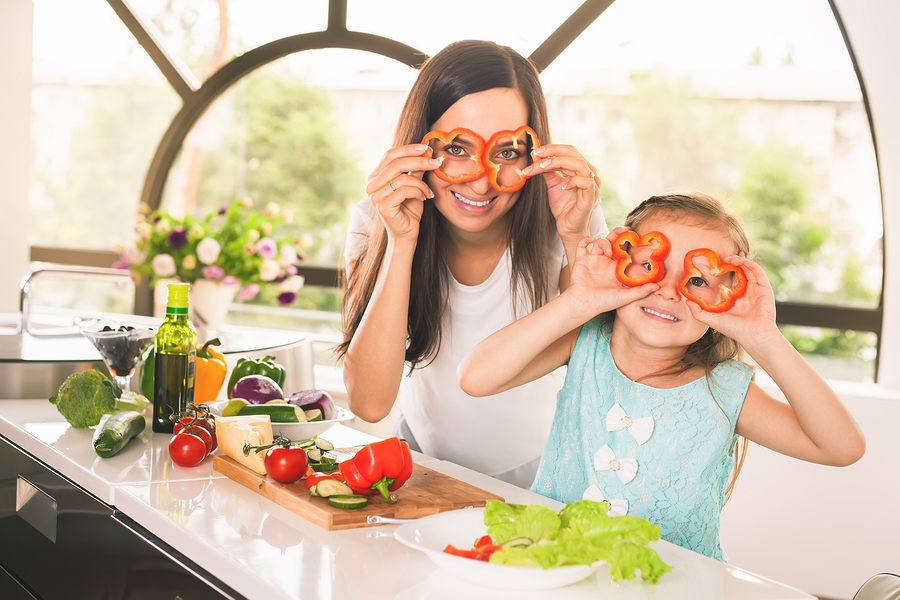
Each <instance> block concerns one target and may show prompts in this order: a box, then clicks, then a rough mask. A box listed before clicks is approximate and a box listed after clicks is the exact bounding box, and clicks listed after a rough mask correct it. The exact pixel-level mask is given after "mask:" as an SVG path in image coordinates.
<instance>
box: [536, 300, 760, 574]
mask: <svg viewBox="0 0 900 600" xmlns="http://www.w3.org/2000/svg"><path fill="white" fill-rule="evenodd" d="M604 319H605V317H602V316H601V317H597V318H595V319H593V320H591V321H589V322H588V323H586V324H585V325H584V327H583V328H582V330H581V334H580V335H579V336H578V341H577V342H576V344H575V350H574V352H573V353H572V358H571V360H570V361H569V367H568V370H567V373H566V381H565V385H564V386H563V389H562V390H561V391H560V392H559V395H558V396H557V402H556V414H555V416H554V419H553V425H552V428H551V430H550V439H549V440H548V441H547V445H546V446H545V448H544V452H543V455H542V456H541V462H540V466H539V467H538V473H537V476H536V477H535V480H534V484H533V485H532V486H531V490H532V491H533V492H536V493H538V494H541V495H543V496H547V497H550V498H553V499H555V500H558V501H560V502H573V501H575V500H580V499H582V498H587V499H591V500H598V501H600V500H606V501H607V502H609V503H610V505H611V509H610V512H609V513H608V514H610V515H621V514H629V515H633V516H637V517H644V518H646V519H648V520H649V521H651V522H652V523H655V524H657V525H659V528H660V536H661V537H662V538H663V539H665V540H668V541H670V542H672V543H674V544H678V545H679V546H682V547H684V548H688V549H690V550H694V551H695V552H699V553H700V554H704V555H706V556H709V557H712V558H715V559H718V560H724V554H723V552H722V547H721V545H720V543H719V517H720V515H721V512H722V502H723V501H724V497H725V486H726V485H727V483H728V478H729V476H730V475H731V471H732V468H733V466H734V460H733V459H732V456H731V451H732V449H733V447H734V444H735V442H736V441H737V437H736V435H735V433H734V427H735V423H736V422H737V417H738V415H739V414H740V411H741V406H742V404H743V402H744V397H745V396H746V394H747V387H748V386H749V384H750V379H751V378H752V376H753V369H752V368H751V367H750V366H748V365H746V364H744V363H741V362H739V361H728V362H725V363H722V364H720V365H718V366H717V367H716V368H715V369H713V372H712V376H711V378H710V380H708V379H707V378H706V377H701V378H700V379H698V380H696V381H693V382H691V383H689V384H687V385H684V386H681V387H677V388H673V389H657V388H653V387H650V386H647V385H643V384H641V383H636V382H634V381H631V380H630V379H628V378H627V377H625V376H624V375H623V374H622V373H621V372H620V371H619V369H618V368H617V367H616V365H615V363H614V362H613V359H612V356H611V354H610V351H609V336H610V333H611V326H610V325H608V324H605V323H604ZM708 381H710V383H708ZM710 384H711V385H710ZM711 390H712V392H713V393H710V392H711Z"/></svg>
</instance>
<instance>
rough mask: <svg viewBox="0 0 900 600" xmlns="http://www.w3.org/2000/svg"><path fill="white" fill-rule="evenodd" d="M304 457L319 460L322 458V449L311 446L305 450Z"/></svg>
mask: <svg viewBox="0 0 900 600" xmlns="http://www.w3.org/2000/svg"><path fill="white" fill-rule="evenodd" d="M306 457H307V458H308V459H309V460H310V461H312V462H319V461H321V460H322V451H321V450H319V449H318V448H312V449H310V450H307V451H306Z"/></svg>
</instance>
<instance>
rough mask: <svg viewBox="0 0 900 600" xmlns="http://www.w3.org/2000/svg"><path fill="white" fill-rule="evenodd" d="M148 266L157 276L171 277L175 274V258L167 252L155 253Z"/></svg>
mask: <svg viewBox="0 0 900 600" xmlns="http://www.w3.org/2000/svg"><path fill="white" fill-rule="evenodd" d="M150 266H151V267H153V272H154V273H155V274H156V276H157V277H171V276H172V275H174V274H175V259H174V258H172V256H171V255H169V254H157V255H156V256H154V257H153V260H152V261H151V262H150Z"/></svg>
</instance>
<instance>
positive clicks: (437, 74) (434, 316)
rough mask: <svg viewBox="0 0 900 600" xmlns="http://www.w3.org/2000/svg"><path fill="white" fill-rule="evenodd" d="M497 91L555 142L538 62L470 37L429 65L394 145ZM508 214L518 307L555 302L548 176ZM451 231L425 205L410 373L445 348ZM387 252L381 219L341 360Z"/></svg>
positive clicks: (361, 266)
mask: <svg viewBox="0 0 900 600" xmlns="http://www.w3.org/2000/svg"><path fill="white" fill-rule="evenodd" d="M494 88H509V89H514V90H517V91H518V92H519V93H520V94H521V96H522V98H523V100H524V101H525V104H526V106H527V107H528V125H530V126H531V128H532V129H534V130H535V133H537V136H538V139H539V140H540V142H541V143H542V144H548V143H550V128H549V125H548V121H547V106H546V102H545V99H544V94H543V91H542V89H541V85H540V81H539V79H538V72H537V69H536V68H535V67H534V65H533V64H532V63H531V62H530V61H529V60H527V59H526V58H524V57H523V56H521V55H520V54H519V53H517V52H516V51H515V50H513V49H512V48H508V47H506V46H500V45H498V44H495V43H493V42H487V41H479V40H466V41H461V42H455V43H453V44H451V45H449V46H447V47H446V48H444V49H443V50H441V51H440V52H438V53H437V54H435V55H434V57H432V58H430V59H429V60H427V61H425V63H424V64H423V65H422V67H421V69H420V70H419V76H418V78H417V80H416V82H415V84H413V87H412V89H411V90H410V93H409V95H408V96H407V98H406V103H405V105H404V106H403V110H402V112H401V113H400V118H399V120H398V123H397V129H396V132H395V134H394V146H401V145H405V144H414V143H419V142H420V141H421V140H422V138H423V137H424V136H425V134H426V133H428V132H429V131H430V130H431V127H432V125H433V124H434V123H435V122H436V121H437V120H438V119H439V118H440V117H441V115H443V114H444V113H445V112H446V111H447V109H449V108H450V107H451V106H453V104H455V103H456V102H457V101H458V100H459V99H461V98H462V97H464V96H467V95H469V94H474V93H477V92H483V91H485V90H490V89H494ZM508 214H509V220H508V223H509V230H508V232H507V239H508V240H509V251H510V257H511V263H512V273H511V290H510V293H511V295H512V299H513V306H514V308H515V309H518V308H519V304H521V302H522V301H527V303H528V306H523V307H522V308H523V309H533V308H537V307H539V306H541V305H542V304H544V303H546V302H547V301H548V300H549V297H550V294H551V291H552V289H554V288H551V285H552V286H555V284H556V283H557V280H556V279H553V277H554V274H553V273H551V272H550V271H549V270H548V268H547V254H548V250H549V248H550V247H551V243H552V241H553V239H554V236H555V235H556V228H555V221H554V219H553V214H552V213H551V212H550V205H549V201H548V196H547V185H546V183H545V182H544V178H543V177H534V178H531V179H529V180H528V181H527V182H526V183H525V186H524V187H523V188H522V190H521V192H520V196H519V199H518V200H517V201H516V203H515V204H514V205H513V207H512V208H511V209H510V211H509V213H508ZM445 226H446V225H445V219H444V217H443V215H441V214H440V212H438V211H437V209H435V208H434V204H433V203H431V202H425V207H424V211H423V212H422V218H421V220H420V222H419V237H418V242H417V244H416V250H415V254H414V256H413V264H412V274H411V277H410V294H409V310H408V317H407V348H406V357H405V359H406V362H407V364H409V366H410V369H413V368H415V367H416V366H417V365H419V364H420V363H425V364H427V363H428V362H430V361H431V360H433V359H434V357H435V355H436V354H437V352H438V350H439V349H440V345H441V327H442V322H443V315H444V311H445V310H446V307H447V299H448V294H449V289H450V272H449V269H448V268H447V264H446V262H445V260H444V255H443V251H442V247H443V241H444V238H445V232H444V228H445ZM386 249H387V233H386V231H385V228H384V224H383V223H382V222H381V220H380V219H379V218H378V217H377V215H376V218H375V219H373V224H372V230H371V231H370V232H369V241H368V244H367V246H366V248H365V250H364V251H363V253H362V255H361V256H360V258H359V260H358V261H356V263H355V265H354V266H353V268H352V271H351V272H348V273H346V275H345V279H344V298H343V301H342V303H341V314H342V319H343V335H344V339H343V341H342V342H341V343H340V344H339V345H338V346H337V347H336V348H335V352H336V355H337V358H338V360H339V361H340V360H342V359H343V357H344V356H345V355H346V353H347V349H348V348H349V346H350V341H351V340H352V339H353V336H354V335H355V334H356V331H357V329H358V328H359V325H360V323H361V322H362V318H363V315H364V314H365V311H366V307H367V306H368V304H369V301H370V299H371V298H372V294H373V292H374V290H375V282H376V279H377V278H378V271H379V269H380V268H381V265H382V262H383V261H384V255H385V251H386ZM555 275H556V276H558V273H557V274H555ZM520 294H521V296H520Z"/></svg>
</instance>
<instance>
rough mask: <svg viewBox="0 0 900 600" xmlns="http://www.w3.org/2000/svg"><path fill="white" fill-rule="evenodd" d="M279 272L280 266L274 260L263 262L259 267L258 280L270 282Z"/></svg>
mask: <svg viewBox="0 0 900 600" xmlns="http://www.w3.org/2000/svg"><path fill="white" fill-rule="evenodd" d="M280 272H281V266H280V265H279V264H278V263H277V262H276V261H274V260H264V261H262V264H261V265H259V278H260V279H262V280H263V281H272V280H273V279H275V278H276V277H278V274H279V273H280Z"/></svg>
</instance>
